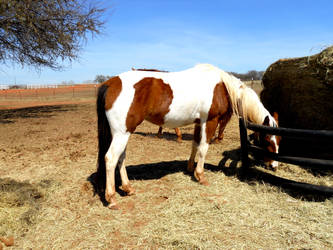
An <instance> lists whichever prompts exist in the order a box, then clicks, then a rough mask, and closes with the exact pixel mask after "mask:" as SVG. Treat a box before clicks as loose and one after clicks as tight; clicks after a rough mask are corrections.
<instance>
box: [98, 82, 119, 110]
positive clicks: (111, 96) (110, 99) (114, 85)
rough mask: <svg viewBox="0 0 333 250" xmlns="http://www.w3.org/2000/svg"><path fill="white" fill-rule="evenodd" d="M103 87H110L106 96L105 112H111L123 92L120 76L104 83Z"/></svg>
mask: <svg viewBox="0 0 333 250" xmlns="http://www.w3.org/2000/svg"><path fill="white" fill-rule="evenodd" d="M103 85H107V86H108V89H107V91H106V94H105V110H109V109H111V108H112V105H113V103H114V102H115V100H116V99H117V97H118V96H119V94H120V92H121V89H122V82H121V80H120V78H119V77H118V76H115V77H112V78H110V79H109V80H107V81H106V82H104V83H103Z"/></svg>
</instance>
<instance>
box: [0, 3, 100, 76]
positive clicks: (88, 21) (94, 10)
mask: <svg viewBox="0 0 333 250" xmlns="http://www.w3.org/2000/svg"><path fill="white" fill-rule="evenodd" d="M105 11H106V9H105V8H100V7H98V6H96V5H95V6H94V5H91V4H88V2H87V1H85V0H39V1H36V0H1V1H0V62H1V63H3V64H7V63H8V62H14V63H19V64H21V65H22V66H25V65H29V66H32V67H35V68H37V69H40V68H41V67H49V68H52V69H61V68H62V63H64V62H65V61H68V62H71V61H73V60H76V59H78V54H79V52H80V50H81V49H82V46H83V44H84V42H85V41H86V39H87V34H89V33H90V34H91V35H95V34H99V33H100V32H101V30H102V28H103V25H104V21H103V20H102V18H103V14H104V13H105Z"/></svg>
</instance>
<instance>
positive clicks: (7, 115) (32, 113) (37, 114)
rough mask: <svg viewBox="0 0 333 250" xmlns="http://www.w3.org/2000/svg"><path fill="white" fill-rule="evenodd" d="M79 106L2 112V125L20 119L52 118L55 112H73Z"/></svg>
mask: <svg viewBox="0 0 333 250" xmlns="http://www.w3.org/2000/svg"><path fill="white" fill-rule="evenodd" d="M76 108H77V105H73V104H72V105H46V106H37V107H28V108H18V109H8V110H7V109H5V110H0V124H6V123H14V122H15V120H16V119H19V118H50V117H52V116H54V112H66V111H72V110H75V109H76Z"/></svg>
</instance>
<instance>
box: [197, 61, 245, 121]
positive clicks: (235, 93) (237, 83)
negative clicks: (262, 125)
mask: <svg viewBox="0 0 333 250" xmlns="http://www.w3.org/2000/svg"><path fill="white" fill-rule="evenodd" d="M196 68H198V69H200V70H204V71H213V72H216V73H217V74H218V75H219V77H220V79H221V82H223V83H224V85H225V87H226V89H227V91H228V94H229V97H230V102H231V106H232V111H233V113H234V114H236V115H237V116H238V115H239V112H238V106H237V101H238V98H239V93H240V89H241V88H242V87H243V86H244V87H245V84H244V83H242V82H241V80H240V79H238V78H236V77H235V76H233V75H231V74H229V73H227V72H225V71H223V70H221V69H219V68H217V67H215V66H213V65H210V64H198V65H196Z"/></svg>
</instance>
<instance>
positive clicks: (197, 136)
mask: <svg viewBox="0 0 333 250" xmlns="http://www.w3.org/2000/svg"><path fill="white" fill-rule="evenodd" d="M200 131H201V126H200V124H195V127H194V138H193V141H192V151H191V156H190V159H189V160H188V163H187V171H188V172H190V173H193V171H194V161H195V156H196V154H197V151H198V146H199V143H200Z"/></svg>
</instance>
